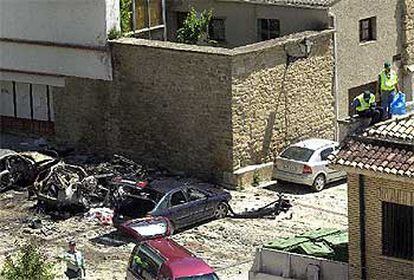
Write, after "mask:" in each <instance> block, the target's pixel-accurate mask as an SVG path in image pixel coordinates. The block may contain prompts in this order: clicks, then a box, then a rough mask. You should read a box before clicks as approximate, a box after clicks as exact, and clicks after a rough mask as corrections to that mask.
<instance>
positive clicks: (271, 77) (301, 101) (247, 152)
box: [233, 33, 336, 168]
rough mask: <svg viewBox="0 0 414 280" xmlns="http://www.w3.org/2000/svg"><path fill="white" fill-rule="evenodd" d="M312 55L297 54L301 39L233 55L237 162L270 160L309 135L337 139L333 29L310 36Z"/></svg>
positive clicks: (234, 131)
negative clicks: (291, 59) (293, 58)
mask: <svg viewBox="0 0 414 280" xmlns="http://www.w3.org/2000/svg"><path fill="white" fill-rule="evenodd" d="M312 41H313V46H312V50H313V51H312V54H311V56H310V57H309V59H300V60H298V61H296V62H294V63H291V64H290V65H287V64H286V52H285V50H286V51H287V52H288V53H290V54H292V55H298V51H297V44H298V42H297V41H293V42H292V43H287V44H282V45H276V46H271V47H266V48H264V49H258V50H255V51H253V52H244V49H243V48H240V49H239V52H238V53H237V55H236V56H235V57H234V60H233V135H234V164H235V167H236V168H238V167H243V166H246V165H249V164H256V163H262V162H267V161H272V160H273V159H274V158H275V157H276V156H277V155H278V153H279V152H280V151H281V149H282V148H284V147H286V146H287V145H289V144H290V143H292V142H295V141H298V140H302V139H306V138H310V137H317V138H325V139H332V140H333V139H334V137H335V136H334V135H335V119H336V117H335V111H334V106H335V100H334V96H333V91H332V86H333V84H332V81H333V80H332V79H333V78H332V77H333V59H332V58H333V53H332V47H331V46H332V44H331V34H329V33H327V34H324V35H321V36H318V37H317V39H314V40H312Z"/></svg>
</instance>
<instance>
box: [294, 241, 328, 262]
mask: <svg viewBox="0 0 414 280" xmlns="http://www.w3.org/2000/svg"><path fill="white" fill-rule="evenodd" d="M291 252H292V253H297V254H303V255H309V256H314V257H320V258H325V259H331V258H332V257H333V256H334V255H335V252H334V250H333V249H332V248H330V247H329V246H328V245H327V244H326V243H325V242H323V241H307V242H304V243H301V244H299V245H298V246H297V247H296V248H294V249H293V250H292V251H291Z"/></svg>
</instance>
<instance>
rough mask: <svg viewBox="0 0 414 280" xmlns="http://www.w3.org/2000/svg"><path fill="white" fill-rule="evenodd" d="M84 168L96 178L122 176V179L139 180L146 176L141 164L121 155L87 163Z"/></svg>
mask: <svg viewBox="0 0 414 280" xmlns="http://www.w3.org/2000/svg"><path fill="white" fill-rule="evenodd" d="M85 170H86V171H87V172H88V173H89V174H91V175H93V176H95V177H97V178H106V179H108V178H109V179H113V178H116V177H122V178H124V179H129V180H134V181H140V180H144V179H145V178H147V176H148V174H147V171H146V169H145V168H144V167H143V166H142V165H140V164H138V163H136V162H134V161H132V160H130V159H128V158H126V157H123V156H121V155H114V156H113V157H112V159H110V160H109V161H104V162H101V163H98V164H87V165H85Z"/></svg>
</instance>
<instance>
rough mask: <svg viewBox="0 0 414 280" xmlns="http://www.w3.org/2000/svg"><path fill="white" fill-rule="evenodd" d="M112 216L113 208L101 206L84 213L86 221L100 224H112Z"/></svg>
mask: <svg viewBox="0 0 414 280" xmlns="http://www.w3.org/2000/svg"><path fill="white" fill-rule="evenodd" d="M113 216H114V210H112V209H109V208H106V207H102V208H92V209H90V210H89V211H88V212H87V213H86V214H85V219H86V220H87V221H95V222H98V223H100V224H101V225H105V226H106V225H112V217H113Z"/></svg>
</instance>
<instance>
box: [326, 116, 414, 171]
mask: <svg viewBox="0 0 414 280" xmlns="http://www.w3.org/2000/svg"><path fill="white" fill-rule="evenodd" d="M330 161H331V163H332V164H336V165H343V166H350V167H355V168H360V169H367V170H372V171H375V172H381V173H388V174H394V175H399V176H406V177H410V178H411V177H414V114H412V115H409V116H406V117H400V118H396V119H392V120H389V121H386V122H382V123H379V124H377V125H375V126H372V127H369V128H368V129H366V130H365V131H364V132H363V133H362V135H357V136H354V137H352V138H350V139H347V140H345V141H344V142H343V143H342V147H341V149H340V150H339V151H338V152H337V154H336V155H331V156H330Z"/></svg>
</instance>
